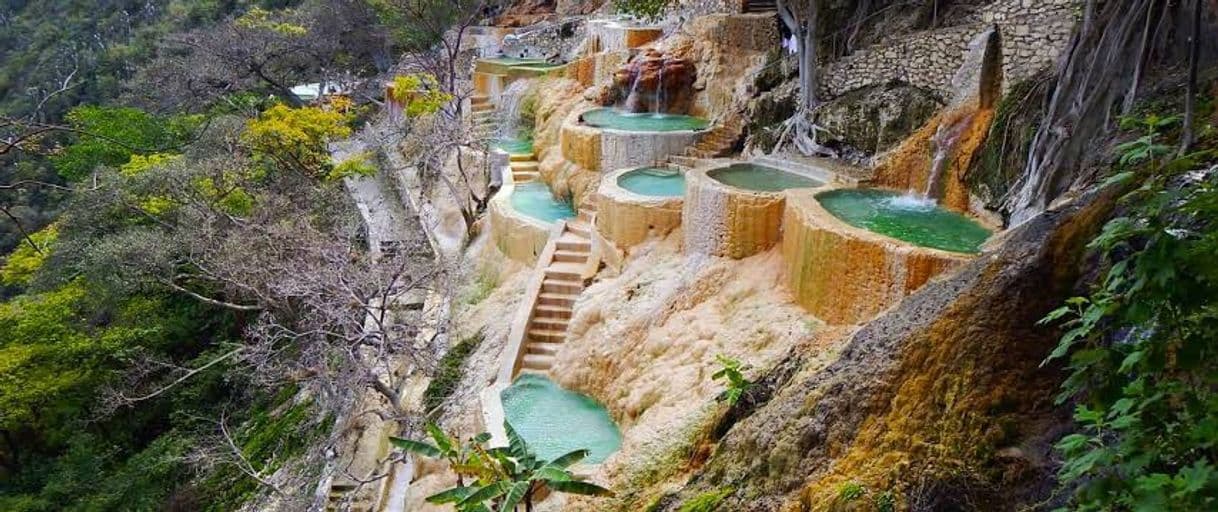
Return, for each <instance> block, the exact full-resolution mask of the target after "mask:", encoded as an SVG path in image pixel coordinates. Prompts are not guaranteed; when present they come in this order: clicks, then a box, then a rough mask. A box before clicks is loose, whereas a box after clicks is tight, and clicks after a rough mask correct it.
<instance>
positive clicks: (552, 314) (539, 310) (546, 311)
mask: <svg viewBox="0 0 1218 512" xmlns="http://www.w3.org/2000/svg"><path fill="white" fill-rule="evenodd" d="M533 317H535V318H563V319H569V318H571V308H569V307H566V306H546V305H538V306H537V307H535V308H533Z"/></svg>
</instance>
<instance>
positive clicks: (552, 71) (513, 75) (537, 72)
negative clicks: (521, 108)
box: [472, 57, 563, 104]
mask: <svg viewBox="0 0 1218 512" xmlns="http://www.w3.org/2000/svg"><path fill="white" fill-rule="evenodd" d="M562 73H563V66H562V65H552V64H547V63H546V62H545V61H544V60H539V59H511V58H505V57H493V58H487V59H478V60H476V61H474V73H473V77H472V80H473V83H474V94H475V95H482V96H487V97H489V98H490V101H491V102H492V103H494V104H498V103H499V95H500V94H502V93H503V91H504V89H507V86H508V84H510V83H512V82H513V81H515V80H517V79H520V78H533V77H539V76H550V75H555V76H557V75H561V74H562Z"/></svg>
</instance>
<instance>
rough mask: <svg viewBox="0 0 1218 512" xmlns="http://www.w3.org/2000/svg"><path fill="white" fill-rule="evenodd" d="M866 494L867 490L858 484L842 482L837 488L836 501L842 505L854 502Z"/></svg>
mask: <svg viewBox="0 0 1218 512" xmlns="http://www.w3.org/2000/svg"><path fill="white" fill-rule="evenodd" d="M866 494H867V488H866V487H863V484H860V483H858V482H853V481H851V482H843V483H842V485H840V486H838V488H837V499H838V500H839V501H842V502H844V503H849V502H851V501H856V500H858V499H859V498H862V497H863V496H864V495H866Z"/></svg>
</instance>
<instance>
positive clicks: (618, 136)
mask: <svg viewBox="0 0 1218 512" xmlns="http://www.w3.org/2000/svg"><path fill="white" fill-rule="evenodd" d="M581 114H582V112H581ZM705 132H706V131H705V130H677V131H663V132H655V131H635V132H632V131H624V130H615V129H612V128H598V127H595V126H589V125H586V124H584V123H581V122H579V116H578V115H576V114H572V116H571V117H569V118H567V120H566V121H565V122H564V123H563V126H562V132H561V133H560V134H559V145H560V147H561V150H562V156H563V158H564V159H565V160H566V161H568V162H571V163H573V164H575V165H578V166H579V167H581V168H583V169H584V170H587V171H592V172H609V171H614V170H617V169H625V168H627V167H630V168H634V167H646V166H650V165H656V164H658V163H661V162H664V161H666V160H668V157H669V156H672V155H679V154H681V153H682V152H684V151H685V148H686V147H689V146H692V145H694V144H697V143H698V141H699V140H701V138H702V136H703V134H705Z"/></svg>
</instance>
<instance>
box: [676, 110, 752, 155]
mask: <svg viewBox="0 0 1218 512" xmlns="http://www.w3.org/2000/svg"><path fill="white" fill-rule="evenodd" d="M742 135H744V117H743V116H740V115H739V114H736V115H732V116H729V117H728V118H727V119H725V120H724V121H723V122H721V123H719V124H717V125H715V127H714V128H711V129H710V131H709V132H707V134H706V135H703V136H702V139H700V140H699V141H698V143H697V144H694V145H693V146H689V147H687V148H685V152H684V153H685V154H684V156H687V157H692V158H717V157H721V156H727V155H729V154H731V153H732V152H733V150H735V149H736V142H739V141H740V137H741V136H742Z"/></svg>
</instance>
